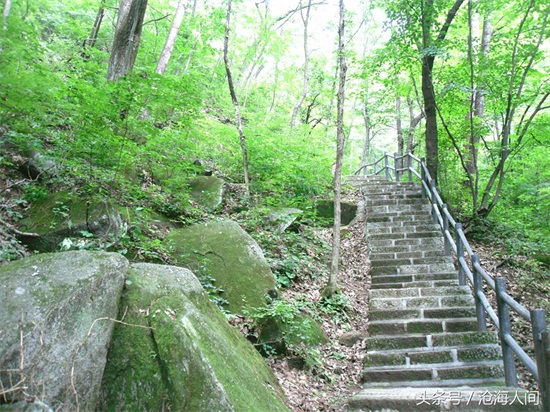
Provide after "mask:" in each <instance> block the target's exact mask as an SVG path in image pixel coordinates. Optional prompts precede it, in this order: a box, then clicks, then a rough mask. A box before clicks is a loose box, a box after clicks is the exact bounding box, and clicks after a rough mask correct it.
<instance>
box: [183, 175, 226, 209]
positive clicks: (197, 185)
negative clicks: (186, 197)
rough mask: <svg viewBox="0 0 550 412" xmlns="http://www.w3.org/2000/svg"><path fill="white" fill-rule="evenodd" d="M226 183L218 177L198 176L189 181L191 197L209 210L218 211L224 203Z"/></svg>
mask: <svg viewBox="0 0 550 412" xmlns="http://www.w3.org/2000/svg"><path fill="white" fill-rule="evenodd" d="M224 184H225V183H224V181H223V180H222V179H220V178H217V177H216V176H197V177H195V178H193V179H191V180H190V181H189V186H191V197H192V198H193V200H195V201H196V202H197V203H198V204H199V205H201V206H202V207H204V208H205V209H207V210H210V211H212V210H216V209H217V208H218V207H219V206H220V205H221V203H222V200H223V190H224Z"/></svg>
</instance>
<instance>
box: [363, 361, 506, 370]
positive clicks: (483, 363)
mask: <svg viewBox="0 0 550 412" xmlns="http://www.w3.org/2000/svg"><path fill="white" fill-rule="evenodd" d="M478 366H502V359H499V360H484V361H478V362H461V361H456V362H444V363H415V364H412V365H389V366H367V367H364V368H363V369H362V370H363V372H387V371H396V370H421V369H439V370H449V369H455V368H457V367H468V368H470V367H478Z"/></svg>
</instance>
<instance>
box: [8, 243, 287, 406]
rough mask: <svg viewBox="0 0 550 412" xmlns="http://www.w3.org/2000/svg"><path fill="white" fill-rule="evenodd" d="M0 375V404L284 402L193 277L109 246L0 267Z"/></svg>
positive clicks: (270, 378) (272, 380)
mask: <svg viewBox="0 0 550 412" xmlns="http://www.w3.org/2000/svg"><path fill="white" fill-rule="evenodd" d="M113 330H114V331H113ZM0 380H1V384H2V386H1V388H2V391H3V392H2V393H3V394H4V395H3V398H2V401H3V402H6V401H7V402H8V404H6V405H0V410H22V409H21V408H31V409H30V410H43V411H47V410H49V409H48V407H51V409H52V410H63V411H74V410H81V411H92V410H120V411H122V410H163V409H164V410H168V409H171V410H185V411H204V410H216V411H241V410H254V411H286V410H287V408H286V407H285V405H284V395H283V394H282V390H281V389H280V387H279V385H278V383H277V380H276V378H275V376H274V375H273V373H272V372H271V370H270V369H269V367H268V366H267V365H266V364H265V362H264V361H263V359H262V358H261V356H260V355H259V353H258V352H257V351H256V350H255V349H254V348H253V346H252V345H251V344H250V343H249V342H248V341H247V340H246V339H245V338H244V337H242V336H241V335H239V333H238V332H237V331H236V330H235V329H234V328H233V327H231V326H230V325H229V324H228V322H227V321H226V319H225V316H224V315H223V314H222V313H221V312H220V311H219V310H218V308H217V307H216V306H215V305H214V304H213V303H212V302H211V301H210V299H209V297H208V295H207V294H206V292H205V291H204V290H203V288H202V286H201V284H200V282H199V281H198V279H197V278H196V277H195V276H194V275H193V273H191V272H190V271H188V270H186V269H183V268H179V267H174V266H162V265H154V264H148V263H135V264H129V262H128V261H127V260H126V258H124V257H123V256H121V255H119V254H115V253H105V252H86V251H70V252H64V253H59V254H43V255H37V256H33V257H30V258H27V259H23V260H20V261H17V262H14V263H12V264H10V265H8V266H4V267H2V268H0ZM23 388H25V389H24V390H23ZM33 400H37V401H40V402H38V403H40V405H38V403H36V404H33ZM25 402H26V403H25ZM37 405H38V406H40V408H42V409H37V408H35V406H37ZM17 408H19V409H17ZM32 408H34V409H32ZM25 410H27V409H25Z"/></svg>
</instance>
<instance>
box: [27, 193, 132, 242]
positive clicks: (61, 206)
mask: <svg viewBox="0 0 550 412" xmlns="http://www.w3.org/2000/svg"><path fill="white" fill-rule="evenodd" d="M122 225H123V224H122V219H121V217H120V213H119V210H118V208H117V207H116V206H114V205H112V204H109V203H107V202H102V201H91V202H87V201H86V200H85V199H81V198H79V197H76V196H74V195H73V194H72V193H70V192H69V191H63V192H58V193H54V194H52V195H49V196H47V197H46V198H44V199H42V200H40V201H38V202H36V203H35V204H34V205H33V206H32V207H31V208H30V209H29V211H28V216H27V217H26V218H25V219H23V220H22V221H21V222H20V229H21V231H22V232H24V233H32V234H35V235H36V236H30V235H29V236H27V235H24V234H23V235H20V236H19V239H20V240H21V241H22V242H23V243H25V244H26V245H27V246H28V247H29V248H30V249H31V250H38V251H40V252H53V251H55V250H58V249H59V243H60V242H62V241H63V240H64V239H65V238H67V237H81V236H83V234H85V235H87V234H88V233H91V234H93V235H95V236H106V235H114V236H116V235H118V233H119V231H120V230H121V228H122Z"/></svg>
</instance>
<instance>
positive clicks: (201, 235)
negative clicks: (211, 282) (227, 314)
mask: <svg viewBox="0 0 550 412" xmlns="http://www.w3.org/2000/svg"><path fill="white" fill-rule="evenodd" d="M164 243H165V245H166V246H167V247H168V248H169V249H170V255H171V257H172V258H173V259H174V261H175V262H177V264H178V265H180V266H184V267H187V268H189V269H191V270H192V271H193V272H194V273H196V274H198V275H199V276H201V275H208V276H211V277H212V278H214V279H215V281H216V283H215V285H216V286H217V287H220V288H222V289H223V290H224V293H223V297H224V298H225V299H227V300H228V301H229V305H228V310H229V311H231V312H233V313H240V312H242V310H243V309H244V308H251V307H264V306H265V305H266V301H267V300H268V295H269V296H270V297H275V296H276V295H277V290H276V288H277V280H276V279H275V276H274V275H273V273H271V269H270V268H269V264H268V263H267V261H266V259H265V257H264V254H263V252H262V250H261V249H260V247H259V246H258V244H257V243H256V241H255V240H254V239H252V238H251V237H250V236H249V235H248V234H247V233H246V232H245V231H244V230H243V229H242V228H241V227H240V226H239V225H238V223H236V222H233V221H217V222H210V223H205V224H199V225H193V226H189V227H187V228H183V229H177V230H173V231H172V232H170V233H169V234H168V235H167V236H166V238H165V239H164Z"/></svg>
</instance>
